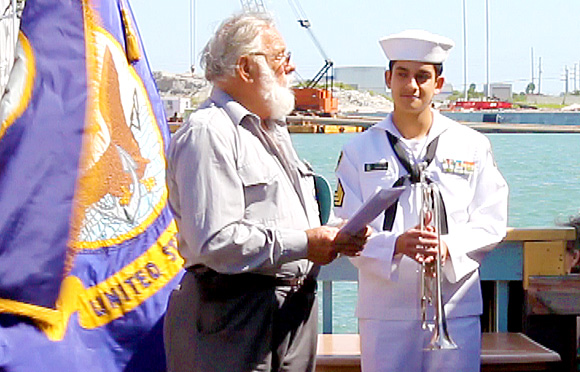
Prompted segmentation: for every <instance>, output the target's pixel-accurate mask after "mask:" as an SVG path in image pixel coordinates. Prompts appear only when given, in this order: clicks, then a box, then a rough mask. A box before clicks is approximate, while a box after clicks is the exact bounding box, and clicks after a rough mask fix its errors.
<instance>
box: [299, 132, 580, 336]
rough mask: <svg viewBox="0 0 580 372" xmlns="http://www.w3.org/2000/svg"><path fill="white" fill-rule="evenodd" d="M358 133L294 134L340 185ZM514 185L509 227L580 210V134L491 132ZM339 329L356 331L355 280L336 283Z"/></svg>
mask: <svg viewBox="0 0 580 372" xmlns="http://www.w3.org/2000/svg"><path fill="white" fill-rule="evenodd" d="M356 135H357V134H356V133H341V134H292V140H293V142H294V146H295V148H296V150H297V152H298V154H299V155H300V157H301V158H303V159H306V160H307V161H308V162H309V163H310V164H312V166H313V168H314V170H315V171H316V172H318V173H320V174H322V175H323V176H325V177H326V178H327V179H328V180H329V182H330V183H331V185H332V187H333V188H334V187H335V186H336V180H335V178H334V169H335V167H336V163H337V160H338V155H339V153H340V149H341V148H342V145H343V144H344V143H345V142H346V141H348V140H349V139H350V138H352V137H353V136H356ZM486 135H487V137H488V138H489V139H490V141H491V144H492V147H493V151H494V155H495V160H496V163H497V165H498V167H499V169H500V170H501V172H502V174H503V175H504V177H505V179H506V180H507V182H508V185H509V187H510V196H509V211H508V225H509V226H511V227H519V228H523V227H550V226H555V225H556V224H557V223H558V222H564V221H566V220H567V218H568V217H569V216H571V215H574V214H576V213H580V157H579V158H576V156H577V155H578V153H579V151H578V150H579V149H580V134H499V133H493V134H486ZM333 298H334V302H333V308H334V314H333V328H334V332H335V333H355V332H357V326H356V319H355V318H354V316H353V314H354V306H355V302H356V283H345V282H336V283H334V284H333Z"/></svg>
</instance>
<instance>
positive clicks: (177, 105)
mask: <svg viewBox="0 0 580 372" xmlns="http://www.w3.org/2000/svg"><path fill="white" fill-rule="evenodd" d="M161 101H162V102H163V108H164V109H165V116H166V117H167V120H170V119H171V118H172V117H178V118H183V116H184V115H183V114H184V113H185V111H186V110H190V109H191V108H192V106H191V98H188V97H178V96H165V97H161Z"/></svg>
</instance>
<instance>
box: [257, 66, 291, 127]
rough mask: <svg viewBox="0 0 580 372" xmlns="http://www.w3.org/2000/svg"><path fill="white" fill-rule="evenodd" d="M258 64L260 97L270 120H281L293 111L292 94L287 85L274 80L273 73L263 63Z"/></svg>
mask: <svg viewBox="0 0 580 372" xmlns="http://www.w3.org/2000/svg"><path fill="white" fill-rule="evenodd" d="M259 64H260V68H261V72H260V79H261V81H262V88H261V92H260V95H261V96H262V99H263V100H264V103H265V104H266V106H267V107H268V110H269V111H270V117H269V118H270V119H274V120H282V119H284V118H285V117H286V116H287V115H288V114H290V113H291V112H292V110H294V102H295V100H294V92H293V91H292V89H290V88H289V87H288V83H286V84H285V85H282V84H280V83H279V82H278V80H277V79H276V75H275V73H274V71H272V69H271V68H270V66H269V65H268V64H267V63H266V62H265V61H264V62H262V63H259Z"/></svg>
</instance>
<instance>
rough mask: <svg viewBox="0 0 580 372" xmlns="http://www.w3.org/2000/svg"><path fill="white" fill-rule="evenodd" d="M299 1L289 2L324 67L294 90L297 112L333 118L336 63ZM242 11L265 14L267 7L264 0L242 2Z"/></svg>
mask: <svg viewBox="0 0 580 372" xmlns="http://www.w3.org/2000/svg"><path fill="white" fill-rule="evenodd" d="M297 1H298V0H294V1H291V0H288V3H289V4H290V7H291V8H292V10H293V11H294V14H295V15H296V17H297V18H298V23H299V24H300V26H302V27H304V28H305V29H306V30H307V31H308V34H309V35H310V38H311V39H312V41H313V42H314V45H316V47H317V48H318V51H319V52H320V54H322V57H323V58H324V66H322V68H321V69H320V70H319V71H318V73H317V74H316V75H315V76H314V78H312V79H311V80H308V81H306V82H304V83H303V84H302V85H301V86H299V87H295V88H292V89H293V91H294V96H295V97H296V108H295V112H300V113H307V114H313V115H319V116H333V115H335V114H336V113H337V112H338V99H336V98H335V97H333V95H332V88H333V85H334V68H333V66H334V63H333V62H332V60H331V59H330V58H328V56H327V55H326V53H325V52H324V49H322V46H321V45H320V43H319V42H318V39H317V38H316V36H314V33H313V32H312V30H311V29H310V27H311V24H310V21H309V20H308V19H307V18H306V16H305V13H304V10H302V7H300V4H299V3H298V2H297ZM240 2H241V3H242V9H243V10H244V11H246V12H265V11H266V7H265V6H264V3H263V1H262V0H240ZM322 78H324V88H319V87H318V84H319V83H320V81H321V80H322Z"/></svg>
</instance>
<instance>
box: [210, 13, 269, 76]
mask: <svg viewBox="0 0 580 372" xmlns="http://www.w3.org/2000/svg"><path fill="white" fill-rule="evenodd" d="M274 27H275V25H274V20H273V19H272V17H271V16H270V15H268V14H265V13H240V14H236V15H233V16H232V17H230V18H228V19H226V20H225V21H223V22H222V23H221V25H220V26H219V27H218V29H217V30H216V32H215V34H214V35H213V36H212V38H211V39H210V40H209V41H208V43H207V45H206V46H205V48H203V51H202V55H201V66H202V68H204V69H205V78H206V79H207V80H208V81H211V82H215V81H219V80H223V79H227V78H229V77H232V76H234V74H235V68H236V65H237V63H238V59H239V58H240V57H241V56H243V55H246V54H248V53H252V52H258V51H260V50H261V49H262V31H263V30H264V29H266V28H274Z"/></svg>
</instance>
